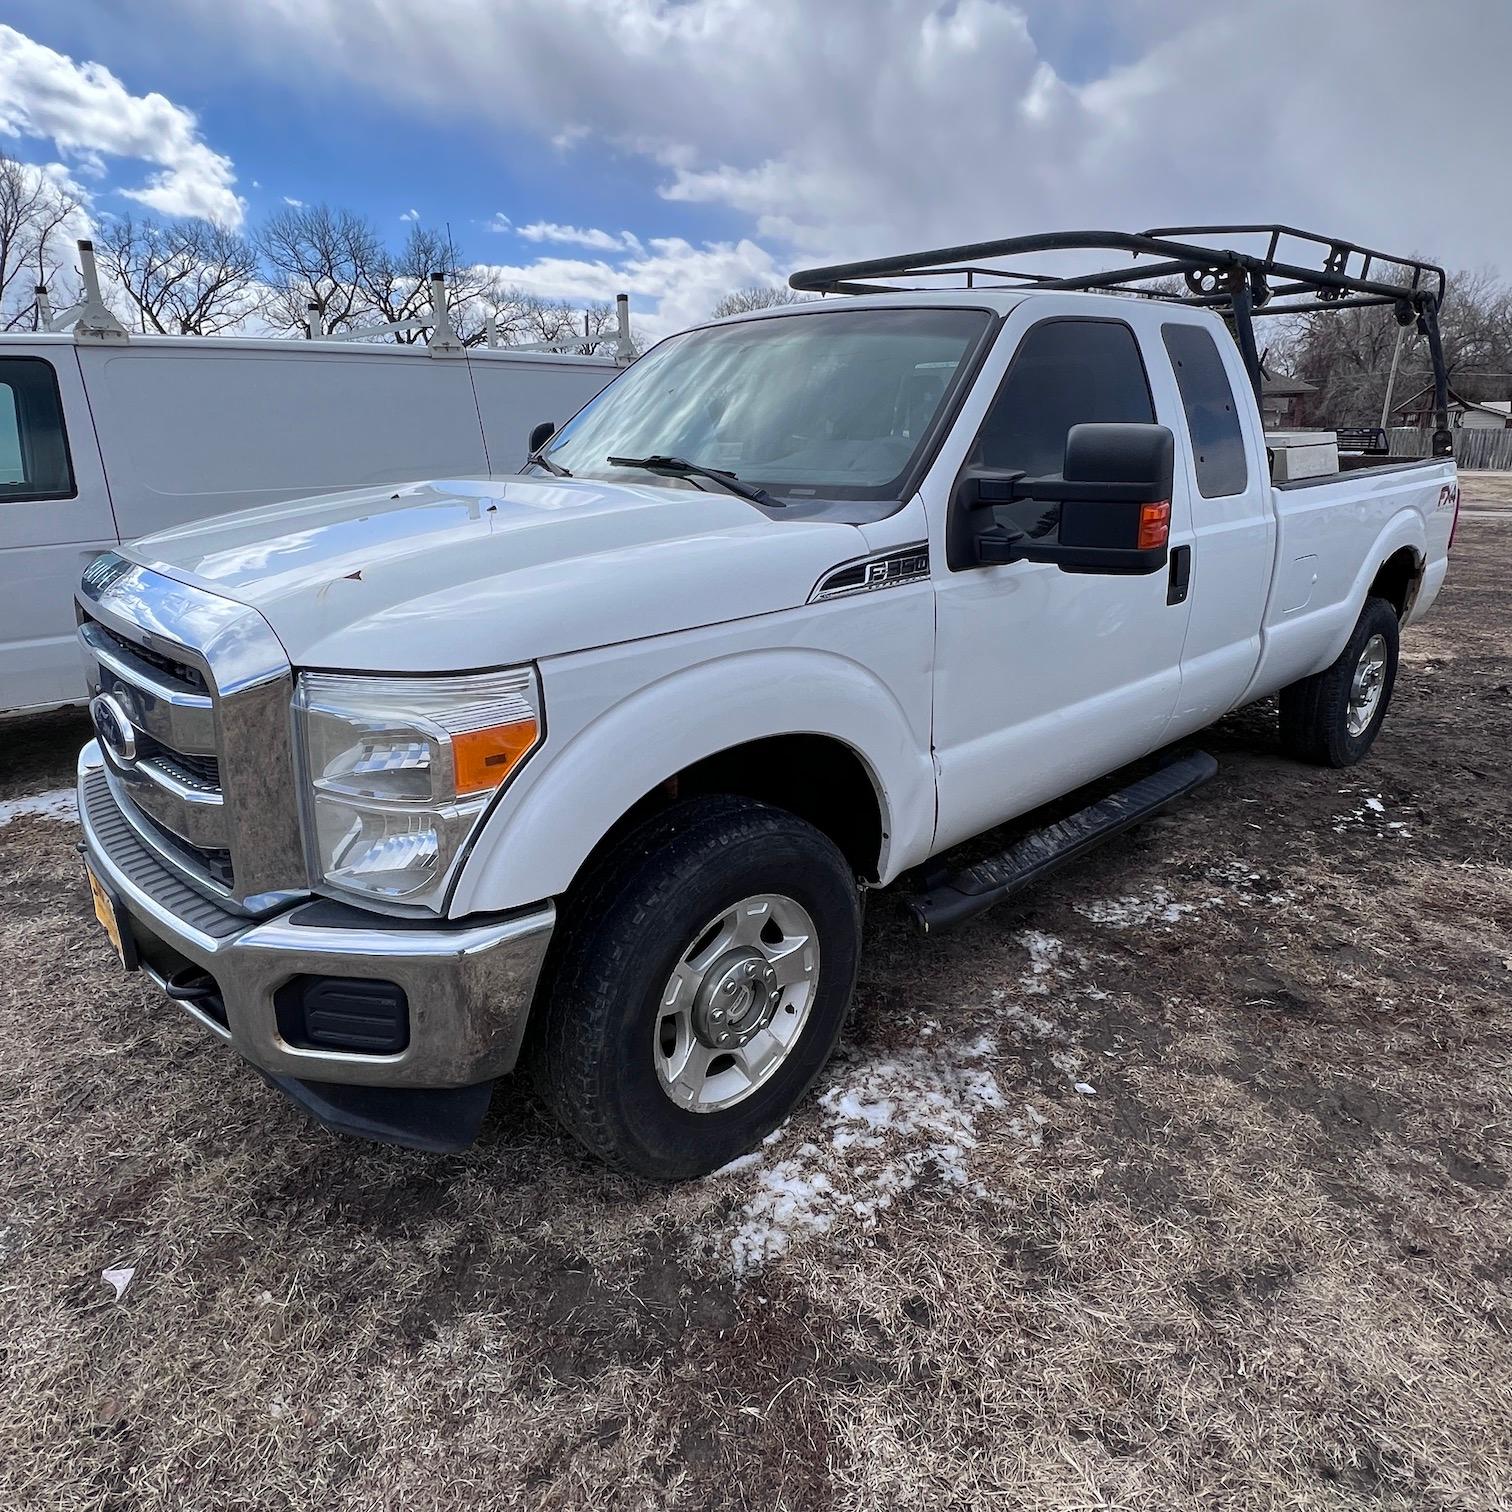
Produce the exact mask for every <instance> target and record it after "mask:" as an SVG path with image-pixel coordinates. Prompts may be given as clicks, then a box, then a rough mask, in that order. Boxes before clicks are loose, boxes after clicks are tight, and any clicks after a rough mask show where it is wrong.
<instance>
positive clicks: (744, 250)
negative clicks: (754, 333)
mask: <svg viewBox="0 0 1512 1512" xmlns="http://www.w3.org/2000/svg"><path fill="white" fill-rule="evenodd" d="M487 271H488V272H489V273H490V274H491V275H493V276H494V277H496V278H497V279H499V280H500V281H501V282H502V283H505V284H515V285H518V286H519V287H521V288H524V289H529V290H531V291H532V292H534V293H537V294H542V295H545V296H546V297H547V298H550V299H565V300H568V301H569V302H571V303H572V304H584V305H586V304H597V303H602V302H603V301H605V300H608V299H612V298H613V297H614V296H615V295H616V294H618V293H621V292H623V293H627V294H629V296H630V319H631V323H632V325H633V327H634V329H635V331H636V333H637V335H639V336H641V337H642V338H643V339H645V340H648V341H649V340H657V339H659V338H660V337H662V336H665V335H668V334H670V333H671V332H673V331H677V330H681V329H682V328H683V327H684V326H688V325H692V324H694V323H696V322H697V321H700V320H702V319H704V318H705V317H706V316H707V315H708V313H709V310H710V309H711V308H712V307H713V305H714V303H715V301H716V300H718V299H719V297H720V296H721V295H722V294H727V293H729V291H730V290H731V289H739V288H744V287H746V286H748V285H750V284H767V285H771V286H777V285H780V284H782V283H783V282H784V281H785V276H786V275H785V273H784V272H783V270H782V269H781V268H780V267H779V266H778V264H777V262H776V261H775V259H774V258H773V256H772V254H771V253H770V252H769V251H767V250H766V249H765V248H763V247H760V246H758V245H757V244H756V243H755V242H753V241H748V240H741V241H738V242H706V243H704V244H703V245H702V246H695V245H693V244H692V243H691V242H688V241H685V240H684V239H683V238H681V237H655V238H653V239H651V240H650V241H649V242H648V243H647V245H646V246H644V247H642V248H641V249H640V251H639V252H636V253H624V254H622V255H621V256H620V257H618V258H614V259H610V258H604V257H601V258H592V259H589V258H575V257H541V258H538V259H536V260H535V261H534V262H528V263H517V264H492V265H489V266H488V268H487Z"/></svg>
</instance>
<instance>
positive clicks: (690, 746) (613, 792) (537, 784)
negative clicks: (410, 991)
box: [450, 649, 935, 916]
mask: <svg viewBox="0 0 1512 1512" xmlns="http://www.w3.org/2000/svg"><path fill="white" fill-rule="evenodd" d="M753 687H756V688H758V689H760V690H762V691H761V692H760V693H759V695H758V696H756V697H754V698H753V697H752V696H751V689H752V688H753ZM774 690H780V691H774ZM550 705H551V695H550V689H549V686H548V692H547V720H548V738H547V741H546V743H545V745H543V747H542V748H541V750H540V751H539V752H537V754H536V756H535V757H533V758H532V761H531V764H530V767H528V768H527V771H530V774H531V776H532V778H533V780H532V782H531V783H530V785H529V787H528V788H524V789H523V790H522V791H520V792H519V793H517V794H516V793H510V794H506V801H505V802H504V803H502V804H501V805H500V806H499V807H498V809H496V810H495V811H494V813H493V814H491V815H490V816H489V818H488V820H487V821H486V822H485V824H484V826H483V828H482V830H481V831H480V833H479V835H478V837H477V839H476V841H475V843H474V845H473V848H472V852H471V854H470V855H469V858H468V860H467V863H466V865H465V866H464V868H463V870H462V873H461V875H460V877H459V879H458V883H457V887H456V890H455V894H454V896H453V899H452V904H451V909H450V912H451V913H452V914H453V915H454V916H459V915H462V914H466V913H473V912H479V911H484V910H489V911H493V910H499V909H506V908H513V907H518V906H522V905H524V904H526V903H530V902H535V901H538V900H540V899H541V898H545V897H555V896H560V895H561V894H562V893H564V892H566V891H567V890H568V888H569V887H570V886H571V884H572V882H573V880H574V878H576V877H577V876H578V875H579V873H580V872H581V871H582V869H583V868H584V866H586V865H587V864H588V863H589V861H590V860H591V859H592V858H593V857H594V856H596V855H597V854H599V853H600V852H601V851H602V849H603V848H604V847H605V846H606V845H608V844H612V843H613V842H614V841H615V839H617V838H618V836H620V835H621V834H623V833H624V831H625V829H626V828H627V827H628V826H630V825H632V824H634V823H635V822H637V821H638V820H639V819H640V818H642V817H644V816H646V815H648V814H650V813H652V812H654V811H655V810H656V809H657V808H658V807H659V806H662V805H664V804H666V803H670V802H673V801H675V800H676V799H677V798H678V797H683V796H688V795H691V794H699V793H717V792H724V793H735V794H738V795H741V796H745V797H752V798H758V799H761V800H763V801H766V802H770V803H774V804H777V805H778V806H780V807H784V808H787V809H789V810H791V811H792V812H795V813H797V814H799V815H800V817H802V818H805V819H807V820H808V821H809V822H810V823H812V824H814V825H815V827H816V828H818V829H819V830H821V831H822V832H823V833H825V834H827V835H829V837H830V838H831V839H832V840H833V841H834V842H835V843H836V845H837V846H838V847H839V848H840V850H841V851H842V853H844V854H845V856H846V857H847V859H848V860H849V861H850V862H851V864H852V866H853V867H854V868H855V870H856V872H857V874H858V875H859V876H862V877H864V878H867V879H868V880H872V881H887V880H890V879H891V877H892V876H894V875H896V874H897V872H898V871H900V870H902V869H903V868H905V867H906V866H909V865H913V864H916V863H917V861H919V860H922V859H923V857H924V855H926V854H927V853H928V847H929V844H930V842H931V840H932V839H933V833H934V817H935V797H934V768H933V762H932V759H931V756H930V752H929V749H928V739H927V735H925V736H921V735H919V734H917V733H915V732H914V731H913V730H912V729H911V728H910V725H909V722H908V720H907V718H906V716H905V714H904V711H903V709H902V707H901V706H900V705H899V703H898V701H897V699H896V698H895V697H894V695H893V694H892V692H891V691H890V690H889V689H888V688H887V687H886V686H885V685H884V684H882V683H881V682H880V680H878V679H877V678H876V677H875V676H874V675H873V674H872V673H870V672H869V671H867V670H866V669H865V668H862V667H860V666H859V665H858V664H856V663H854V662H852V661H850V660H848V659H847V658H844V657H841V656H838V655H835V654H833V653H828V652H813V651H809V650H801V651H800V650H796V649H787V650H780V651H762V652H746V653H740V654H738V655H735V656H730V657H723V658H719V659H717V660H715V661H711V662H706V663H702V664H700V665H699V666H697V667H694V668H689V669H686V670H684V671H682V672H679V673H674V674H672V675H671V676H669V677H666V678H663V679H661V680H659V681H657V682H655V683H652V684H650V685H648V686H646V687H643V688H641V689H638V690H636V691H635V692H633V693H631V694H630V695H628V696H627V697H625V698H623V699H621V700H620V701H619V702H617V703H616V704H614V705H613V706H612V707H611V708H609V709H607V710H605V711H604V712H603V713H601V714H600V715H599V716H598V717H597V718H595V719H593V720H592V721H591V722H590V723H589V724H587V725H586V726H585V727H584V728H582V729H581V730H579V731H577V732H575V733H574V734H573V735H571V736H570V737H569V738H567V739H566V740H564V741H562V743H561V744H560V745H557V744H556V743H555V742H554V741H553V739H552V738H551V735H550V733H549V725H550V717H551V714H550ZM537 762H539V763H540V765H539V766H538V767H537V766H536V763H537ZM531 768H534V770H533V771H531Z"/></svg>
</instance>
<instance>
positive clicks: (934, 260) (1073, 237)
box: [788, 231, 1238, 293]
mask: <svg viewBox="0 0 1512 1512" xmlns="http://www.w3.org/2000/svg"><path fill="white" fill-rule="evenodd" d="M1067 251H1088V252H1099V251H1100V252H1133V253H1135V254H1138V253H1141V252H1146V253H1149V254H1151V255H1154V254H1157V253H1158V254H1160V255H1161V256H1164V257H1171V256H1178V257H1179V256H1182V255H1183V254H1185V255H1186V256H1187V258H1189V259H1191V258H1196V259H1200V260H1201V261H1203V262H1205V263H1209V264H1211V263H1212V262H1214V261H1215V260H1216V261H1218V262H1225V261H1228V262H1232V261H1234V260H1235V259H1237V257H1238V254H1237V253H1234V254H1228V255H1225V254H1222V253H1218V252H1214V251H1212V250H1211V249H1210V248H1207V247H1182V246H1179V245H1178V244H1176V243H1173V242H1163V241H1158V240H1157V239H1156V238H1154V237H1151V236H1136V235H1134V234H1132V233H1131V232H1128V231H1044V232H1041V233H1039V234H1038V235H1036V236H1010V237H1007V238H1005V239H1002V240H998V241H985V242H968V243H966V244H965V245H963V246H959V247H936V248H933V249H931V250H930V251H927V252H908V253H904V254H903V255H901V256H896V257H873V258H869V259H868V260H866V261H865V262H854V263H835V264H833V265H831V266H830V267H827V268H800V269H799V270H798V272H796V273H794V274H793V275H792V276H791V277H790V278H789V279H788V284H789V286H790V287H792V288H794V289H799V290H803V291H804V292H808V293H820V292H823V291H824V290H826V289H828V288H829V287H831V286H832V285H834V284H835V283H837V282H838V281H840V280H842V279H853V278H888V277H892V278H901V277H903V276H905V275H906V274H911V273H918V272H921V271H922V270H923V269H925V268H928V267H931V266H938V265H939V264H940V263H974V262H979V261H980V260H981V259H983V258H986V257H1020V256H1024V255H1026V254H1028V253H1031V252H1067Z"/></svg>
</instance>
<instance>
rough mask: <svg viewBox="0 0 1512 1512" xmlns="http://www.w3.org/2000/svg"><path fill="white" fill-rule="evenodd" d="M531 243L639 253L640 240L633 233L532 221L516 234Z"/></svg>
mask: <svg viewBox="0 0 1512 1512" xmlns="http://www.w3.org/2000/svg"><path fill="white" fill-rule="evenodd" d="M515 234H516V235H517V236H522V237H524V238H525V240H526V241H531V242H560V243H562V244H564V245H568V246H574V247H587V248H588V249H589V251H592V252H639V251H641V250H642V247H641V243H640V238H639V237H638V236H636V235H635V234H634V233H633V232H631V231H600V230H599V228H598V227H597V226H586V227H585V226H561V225H558V224H557V223H556V222H555V221H532V222H531V223H530V224H529V225H528V226H521V227H520V228H519V230H518V231H517V232H516V233H515Z"/></svg>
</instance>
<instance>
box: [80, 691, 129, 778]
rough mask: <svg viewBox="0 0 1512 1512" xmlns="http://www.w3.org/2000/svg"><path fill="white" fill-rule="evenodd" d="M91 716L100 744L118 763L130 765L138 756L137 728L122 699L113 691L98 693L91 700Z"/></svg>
mask: <svg viewBox="0 0 1512 1512" xmlns="http://www.w3.org/2000/svg"><path fill="white" fill-rule="evenodd" d="M89 717H90V719H91V720H92V721H93V722H94V727H95V734H96V735H98V736H99V737H100V744H101V745H102V746H104V747H105V749H106V750H107V751H108V752H109V753H110V755H111V756H112V757H113V758H114V759H115V761H116V762H117V764H118V765H120V766H130V765H131V764H132V762H134V761H135V760H136V756H137V746H136V729H135V727H134V726H133V725H132V723H131V720H130V718H129V717H128V716H127V713H126V710H125V709H123V708H122V707H121V701H120V699H118V698H117V697H115V695H114V694H111V693H96V694H95V696H94V697H93V698H91V699H90V700H89Z"/></svg>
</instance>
